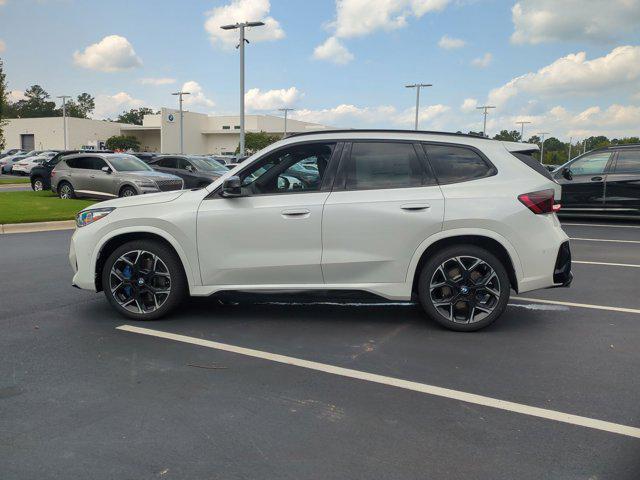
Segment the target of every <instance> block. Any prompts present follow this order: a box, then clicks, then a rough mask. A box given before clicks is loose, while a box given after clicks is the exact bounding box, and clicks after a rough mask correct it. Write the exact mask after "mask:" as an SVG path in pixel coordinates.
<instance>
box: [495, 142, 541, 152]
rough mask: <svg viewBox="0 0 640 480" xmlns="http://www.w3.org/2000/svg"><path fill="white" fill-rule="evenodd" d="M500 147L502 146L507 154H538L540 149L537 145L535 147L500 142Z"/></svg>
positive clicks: (530, 144)
mask: <svg viewBox="0 0 640 480" xmlns="http://www.w3.org/2000/svg"><path fill="white" fill-rule="evenodd" d="M502 145H504V148H506V149H507V151H509V152H512V153H513V152H519V153H524V152H529V153H533V152H539V151H540V147H538V145H536V144H535V143H519V142H502Z"/></svg>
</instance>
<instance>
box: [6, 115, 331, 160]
mask: <svg viewBox="0 0 640 480" xmlns="http://www.w3.org/2000/svg"><path fill="white" fill-rule="evenodd" d="M245 128H246V131H247V132H266V133H270V134H275V135H282V134H284V119H283V118H281V117H276V116H272V115H246V117H245ZM327 128H328V127H325V126H324V125H319V124H316V123H309V122H301V121H298V120H292V119H289V120H288V121H287V132H289V133H293V132H296V133H297V132H309V131H315V130H325V129H327ZM114 135H131V136H134V137H136V138H137V139H138V140H139V141H140V150H141V151H147V152H158V153H177V152H179V151H180V112H179V111H177V110H174V109H170V108H163V109H162V110H161V111H160V113H159V114H154V115H145V116H144V119H143V123H142V125H131V124H126V123H118V122H110V121H105V120H90V119H83V118H72V117H67V148H68V149H70V150H76V149H81V148H88V149H99V148H102V147H104V143H105V142H106V140H107V139H108V138H109V137H112V136H114ZM4 137H5V140H6V142H5V144H6V148H22V149H23V150H47V149H52V150H60V149H63V148H64V124H63V118H62V117H46V118H17V119H11V120H7V124H6V125H5V127H4ZM239 142H240V117H239V116H237V115H235V116H233V115H231V116H218V115H206V114H202V113H195V112H187V111H185V112H184V151H185V152H184V153H188V154H202V153H209V154H217V155H224V154H233V153H234V152H235V150H236V147H237V146H238V143H239Z"/></svg>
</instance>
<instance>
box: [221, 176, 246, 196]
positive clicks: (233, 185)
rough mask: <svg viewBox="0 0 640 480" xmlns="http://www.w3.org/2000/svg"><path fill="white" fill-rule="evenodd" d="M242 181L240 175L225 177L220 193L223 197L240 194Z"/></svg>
mask: <svg viewBox="0 0 640 480" xmlns="http://www.w3.org/2000/svg"><path fill="white" fill-rule="evenodd" d="M241 187H242V181H241V180H240V177H238V176H237V175H234V176H232V177H229V178H227V179H226V180H225V181H224V183H223V184H222V192H220V195H221V196H223V197H225V198H234V197H241V196H242V188H241Z"/></svg>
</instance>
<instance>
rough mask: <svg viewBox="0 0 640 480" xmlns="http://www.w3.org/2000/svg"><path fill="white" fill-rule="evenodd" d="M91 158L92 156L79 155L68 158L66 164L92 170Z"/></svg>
mask: <svg viewBox="0 0 640 480" xmlns="http://www.w3.org/2000/svg"><path fill="white" fill-rule="evenodd" d="M93 160H94V159H93V158H92V157H79V158H70V159H69V160H67V165H68V166H69V167H71V168H80V169H83V170H92V169H93Z"/></svg>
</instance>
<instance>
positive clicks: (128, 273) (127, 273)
mask: <svg viewBox="0 0 640 480" xmlns="http://www.w3.org/2000/svg"><path fill="white" fill-rule="evenodd" d="M132 274H133V270H132V269H131V266H130V265H127V266H126V267H124V270H122V275H123V276H124V278H125V279H127V280H130V279H131V276H132ZM124 293H125V294H126V295H127V297H131V293H132V289H131V285H127V286H125V287H124Z"/></svg>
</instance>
